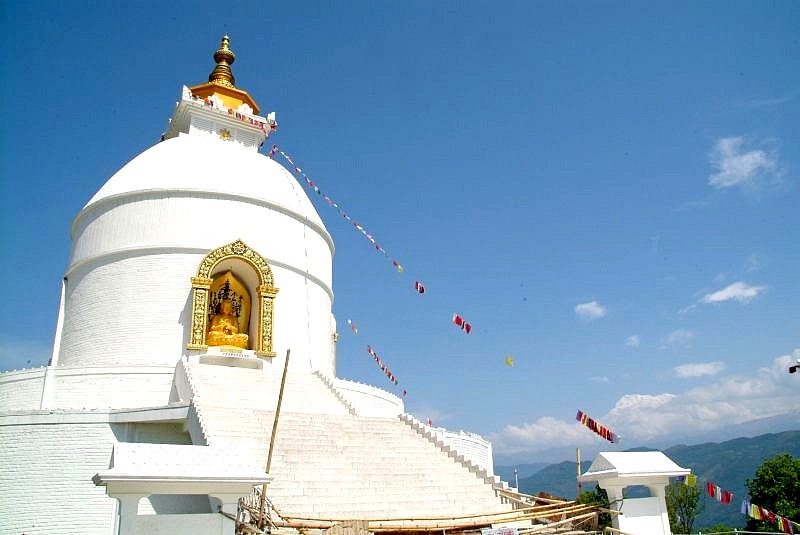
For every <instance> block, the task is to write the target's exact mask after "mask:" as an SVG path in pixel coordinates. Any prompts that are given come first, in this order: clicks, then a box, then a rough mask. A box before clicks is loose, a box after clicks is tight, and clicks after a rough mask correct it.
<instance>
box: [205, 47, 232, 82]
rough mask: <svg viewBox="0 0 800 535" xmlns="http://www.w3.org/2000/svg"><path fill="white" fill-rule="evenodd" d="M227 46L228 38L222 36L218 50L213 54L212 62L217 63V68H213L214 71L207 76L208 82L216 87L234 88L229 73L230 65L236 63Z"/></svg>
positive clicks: (230, 72) (230, 73)
mask: <svg viewBox="0 0 800 535" xmlns="http://www.w3.org/2000/svg"><path fill="white" fill-rule="evenodd" d="M229 44H230V37H228V35H227V34H226V35H223V36H222V41H221V42H220V45H219V49H217V51H216V52H214V61H216V62H217V66H216V67H214V70H213V71H211V74H209V75H208V81H209V82H211V83H212V84H216V85H224V86H226V87H236V86H235V85H234V83H235V79H234V77H233V72H232V71H231V65H232V64H233V62H234V61H236V54H234V53H233V51H232V50H231V49H230V48H228V45H229Z"/></svg>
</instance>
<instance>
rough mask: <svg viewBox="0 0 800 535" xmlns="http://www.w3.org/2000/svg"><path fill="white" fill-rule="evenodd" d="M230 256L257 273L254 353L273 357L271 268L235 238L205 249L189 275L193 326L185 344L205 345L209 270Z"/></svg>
mask: <svg viewBox="0 0 800 535" xmlns="http://www.w3.org/2000/svg"><path fill="white" fill-rule="evenodd" d="M230 258H235V259H239V260H242V261H244V262H246V263H247V264H249V265H250V266H251V267H252V268H253V269H254V270H255V271H256V273H257V274H258V288H257V289H256V293H257V294H258V311H259V314H258V316H259V317H258V335H257V340H256V341H255V344H254V345H253V347H254V349H255V354H256V355H258V356H259V357H274V356H275V352H274V351H273V347H272V317H273V308H274V301H275V296H276V295H277V294H278V289H277V288H275V286H274V280H273V278H272V269H271V268H270V267H269V264H268V263H267V261H266V260H264V257H262V256H261V255H260V254H258V253H257V252H255V251H254V250H253V249H251V248H250V247H248V246H247V245H246V244H245V243H244V242H243V241H242V240H236V241H235V242H233V243H229V244H228V245H223V246H222V247H218V248H216V249H214V250H213V251H211V252H210V253H208V254H207V255H206V256H205V258H203V260H202V262H200V267H198V268H197V276H196V277H192V329H191V332H190V336H189V344H188V345H187V346H186V348H187V349H208V345H207V344H206V331H207V330H208V292H209V290H210V289H211V283H212V282H213V279H212V278H211V273H212V271H213V270H214V267H215V266H216V265H217V264H219V263H220V262H221V261H223V260H226V259H230Z"/></svg>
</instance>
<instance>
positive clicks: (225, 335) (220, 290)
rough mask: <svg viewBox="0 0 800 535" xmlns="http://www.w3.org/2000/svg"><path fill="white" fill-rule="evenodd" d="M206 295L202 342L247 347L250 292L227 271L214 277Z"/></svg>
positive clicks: (212, 344)
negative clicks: (206, 307)
mask: <svg viewBox="0 0 800 535" xmlns="http://www.w3.org/2000/svg"><path fill="white" fill-rule="evenodd" d="M210 297H211V303H210V306H209V322H208V325H209V327H208V333H207V334H206V343H207V344H208V345H209V346H233V347H239V348H242V349H247V342H248V338H249V337H248V335H247V331H248V325H249V323H250V322H249V317H250V293H249V292H248V291H247V288H246V287H245V286H244V284H242V283H241V282H240V281H239V280H238V279H237V278H236V277H234V275H233V272H231V271H230V270H229V271H227V272H225V273H223V274H221V275H220V276H218V277H214V282H213V283H212V284H211V289H210Z"/></svg>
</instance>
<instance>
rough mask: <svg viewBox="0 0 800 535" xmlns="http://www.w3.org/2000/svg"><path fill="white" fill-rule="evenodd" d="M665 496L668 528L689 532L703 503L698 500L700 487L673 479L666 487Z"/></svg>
mask: <svg viewBox="0 0 800 535" xmlns="http://www.w3.org/2000/svg"><path fill="white" fill-rule="evenodd" d="M666 498H667V514H668V515H669V526H670V529H671V530H672V531H673V532H675V533H691V532H692V527H693V526H694V520H695V518H697V515H698V514H700V510H701V508H702V504H703V503H704V502H701V501H700V489H698V488H697V486H695V485H686V484H684V483H682V482H678V481H675V482H672V483H670V484H669V486H668V487H667V495H666Z"/></svg>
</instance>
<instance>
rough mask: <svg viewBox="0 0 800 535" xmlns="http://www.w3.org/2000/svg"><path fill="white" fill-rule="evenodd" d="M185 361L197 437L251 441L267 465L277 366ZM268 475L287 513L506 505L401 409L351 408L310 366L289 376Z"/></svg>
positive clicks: (418, 511)
mask: <svg viewBox="0 0 800 535" xmlns="http://www.w3.org/2000/svg"><path fill="white" fill-rule="evenodd" d="M185 366H186V368H187V369H186V371H187V376H188V378H189V383H190V385H191V390H192V393H193V399H192V407H193V411H191V414H192V416H191V417H192V418H196V419H197V422H195V423H199V424H200V425H199V426H198V425H192V422H190V425H189V426H188V427H189V429H190V432H191V430H192V429H194V432H193V433H192V434H193V436H192V440H193V442H194V443H195V444H209V445H213V446H221V445H226V444H229V445H235V446H238V447H243V446H244V447H247V446H250V447H252V449H253V454H254V455H255V456H256V458H257V460H258V461H259V462H260V463H261V464H263V465H264V466H266V462H267V453H268V449H269V440H270V435H271V433H272V424H273V421H274V418H275V407H276V406H277V402H278V391H279V389H280V375H279V374H275V373H274V372H270V371H267V370H254V369H246V368H234V367H227V366H213V365H207V364H186V365H185ZM198 430H202V436H201V433H200V431H198ZM195 435H196V436H195ZM270 475H271V476H272V477H273V482H272V483H271V484H270V485H269V487H268V489H267V494H268V496H269V498H270V499H271V500H272V503H273V504H274V506H275V509H276V511H277V512H279V513H280V514H281V516H283V517H284V518H290V517H291V518H303V519H348V520H360V519H422V518H431V517H442V516H447V517H462V516H467V515H478V514H490V513H497V512H505V511H510V510H511V509H512V506H511V505H510V504H504V503H503V502H502V500H501V499H500V498H498V497H497V496H496V494H495V489H494V488H493V486H492V484H491V483H489V482H487V481H490V480H489V479H488V478H486V479H485V478H484V477H483V476H484V474H476V471H475V470H474V469H473V470H470V469H469V468H468V467H466V466H465V465H464V464H462V463H460V462H458V461H457V460H455V459H454V458H453V457H452V453H451V454H450V455H448V453H447V452H446V451H443V450H442V448H440V447H437V445H435V444H434V443H433V442H431V441H430V440H429V439H428V438H426V437H425V436H423V435H422V434H420V433H419V432H418V431H417V430H416V429H414V428H412V427H411V426H410V425H408V424H407V423H405V422H403V421H401V420H400V419H399V418H375V417H363V416H356V415H354V414H353V413H352V409H351V408H350V407H349V406H348V405H346V404H345V403H344V402H343V401H342V400H341V398H340V397H339V396H337V395H336V394H335V392H334V391H333V390H332V387H331V386H330V385H329V384H327V383H325V382H324V380H323V379H322V378H321V377H320V376H318V375H315V374H293V373H290V374H288V376H287V379H286V388H285V392H284V398H283V401H282V406H281V414H280V419H279V422H278V430H277V435H276V440H275V448H274V452H273V457H272V466H271V470H270Z"/></svg>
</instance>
